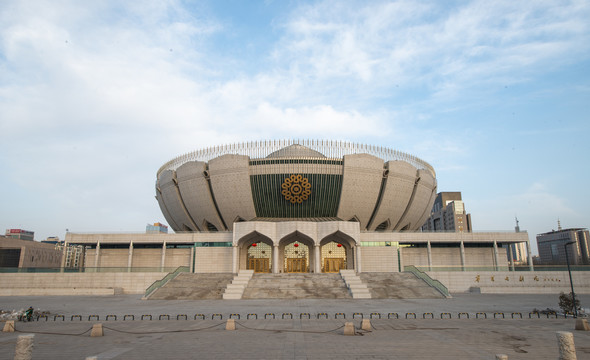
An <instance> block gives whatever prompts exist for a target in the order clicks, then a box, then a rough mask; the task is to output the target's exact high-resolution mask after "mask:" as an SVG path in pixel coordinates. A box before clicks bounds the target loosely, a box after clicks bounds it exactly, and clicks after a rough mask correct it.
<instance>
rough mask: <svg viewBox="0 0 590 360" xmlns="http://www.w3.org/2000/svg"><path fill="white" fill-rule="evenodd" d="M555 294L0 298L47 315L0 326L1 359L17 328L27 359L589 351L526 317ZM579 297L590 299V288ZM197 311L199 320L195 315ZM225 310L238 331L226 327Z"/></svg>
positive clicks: (563, 323) (566, 327) (554, 327)
mask: <svg viewBox="0 0 590 360" xmlns="http://www.w3.org/2000/svg"><path fill="white" fill-rule="evenodd" d="M557 301H558V296H557V295H484V294H455V295H454V297H453V298H451V299H405V300H391V299H390V300H310V299H305V300H236V301H231V300H226V301H221V300H201V301H189V300H176V301H166V300H148V301H146V300H141V299H140V296H139V295H119V296H105V297H1V298H0V304H1V305H0V308H1V309H3V310H8V309H10V310H11V309H21V308H26V307H28V306H33V307H35V308H40V309H42V310H46V311H49V312H50V313H51V315H50V316H49V319H48V320H47V321H46V320H45V319H44V318H41V319H40V320H41V321H39V322H37V321H35V322H32V323H21V322H17V323H16V328H17V332H15V333H4V332H3V333H0V359H12V358H13V357H14V348H15V343H16V338H17V336H18V335H20V334H28V333H34V334H35V347H34V352H33V358H34V359H85V358H86V357H90V356H97V358H98V359H366V358H369V359H429V358H430V359H494V357H495V354H507V355H508V358H509V359H556V358H557V357H558V347H557V340H556V335H555V333H556V332H557V331H571V332H573V333H574V338H575V344H576V349H577V354H578V359H590V332H581V331H574V320H573V319H564V318H562V317H560V318H558V319H556V318H555V316H551V317H550V318H549V319H548V318H547V316H545V315H541V318H540V319H539V318H537V316H536V315H534V314H533V315H532V317H533V318H531V319H529V312H531V311H532V310H533V309H546V308H548V307H549V308H554V309H557V308H558V306H557ZM581 302H582V304H583V305H585V304H588V303H590V296H588V295H582V296H581ZM324 313H325V315H323V314H324ZM460 313H461V318H459V315H460ZM196 314H203V315H204V317H205V319H204V320H203V319H202V317H201V316H197V319H196V320H195V315H196ZM232 314H233V315H232ZM248 314H251V315H250V316H248ZM252 314H256V315H252ZM266 314H268V315H266ZM271 314H272V315H271ZM283 314H285V315H283ZM307 314H309V315H307ZM361 314H362V315H361ZM414 314H415V316H416V319H414V318H413V317H414ZM484 314H485V315H484ZM55 315H63V319H64V320H62V318H61V317H58V318H57V321H56V320H54V317H55ZM76 315H80V318H81V320H80V318H78V317H77V316H76ZM91 315H97V316H98V318H99V321H98V322H100V323H102V324H103V326H104V337H90V336H89V334H90V332H89V330H90V328H91V327H92V325H93V324H94V323H96V322H97V321H95V317H91V321H89V320H88V317H89V316H91ZM109 315H110V316H109ZM113 315H115V316H116V320H115V316H113ZM125 315H128V316H127V317H125ZM130 315H133V316H130ZM142 315H143V318H144V320H141V318H142ZM147 315H151V318H152V319H153V320H148V319H149V317H148V316H147ZM167 315H168V316H169V317H170V320H168V316H167ZM184 315H186V320H185V316H184ZM265 315H266V319H265ZM388 315H389V316H388ZM520 315H522V317H523V318H522V319H521V318H520ZM72 316H74V317H73V320H72ZM107 316H109V319H108V320H107ZM291 316H292V317H293V318H292V319H291ZM379 316H380V317H381V318H379ZM397 316H399V318H397ZM467 316H469V318H467ZM230 317H232V318H234V319H235V320H236V327H237V330H236V331H226V330H225V322H226V320H227V319H228V318H230ZM273 317H274V319H273ZM283 317H284V319H283ZM308 317H309V318H308ZM318 317H319V318H318ZM361 317H364V318H365V319H366V318H370V317H372V318H373V319H372V320H371V321H372V325H373V330H372V331H362V330H360V322H361ZM388 317H389V318H388ZM406 317H407V318H406ZM441 317H442V319H441ZM449 317H450V318H449ZM513 317H514V318H513ZM124 318H125V320H123V319H124ZM160 318H161V320H160ZM177 318H178V320H177ZM220 318H222V319H220ZM248 318H249V319H248ZM346 321H353V322H354V323H355V325H356V327H357V328H358V329H359V330H358V331H357V336H344V335H343V328H342V327H343V325H344V323H345V322H346Z"/></svg>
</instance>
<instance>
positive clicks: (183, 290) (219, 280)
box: [149, 273, 234, 300]
mask: <svg viewBox="0 0 590 360" xmlns="http://www.w3.org/2000/svg"><path fill="white" fill-rule="evenodd" d="M233 278H234V276H233V274H191V273H181V274H179V275H178V276H177V277H175V278H174V279H172V280H170V281H169V282H167V283H166V284H165V285H164V286H162V287H161V288H159V289H157V290H156V291H154V293H153V294H152V295H150V297H149V300H213V299H221V297H222V294H223V292H224V291H225V289H226V288H227V285H228V284H229V283H231V281H232V280H233Z"/></svg>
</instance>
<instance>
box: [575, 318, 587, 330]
mask: <svg viewBox="0 0 590 360" xmlns="http://www.w3.org/2000/svg"><path fill="white" fill-rule="evenodd" d="M576 330H582V331H590V326H588V320H586V319H576Z"/></svg>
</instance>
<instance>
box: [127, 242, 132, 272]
mask: <svg viewBox="0 0 590 360" xmlns="http://www.w3.org/2000/svg"><path fill="white" fill-rule="evenodd" d="M132 264H133V241H132V242H130V243H129V256H128V258H127V272H131V265H132Z"/></svg>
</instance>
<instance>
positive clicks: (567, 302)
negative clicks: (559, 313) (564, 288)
mask: <svg viewBox="0 0 590 360" xmlns="http://www.w3.org/2000/svg"><path fill="white" fill-rule="evenodd" d="M559 307H560V308H561V310H563V312H564V313H570V314H573V313H574V301H573V295H572V293H569V294H565V293H563V292H562V293H559ZM576 309H578V310H579V309H580V300H579V299H578V298H576Z"/></svg>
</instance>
